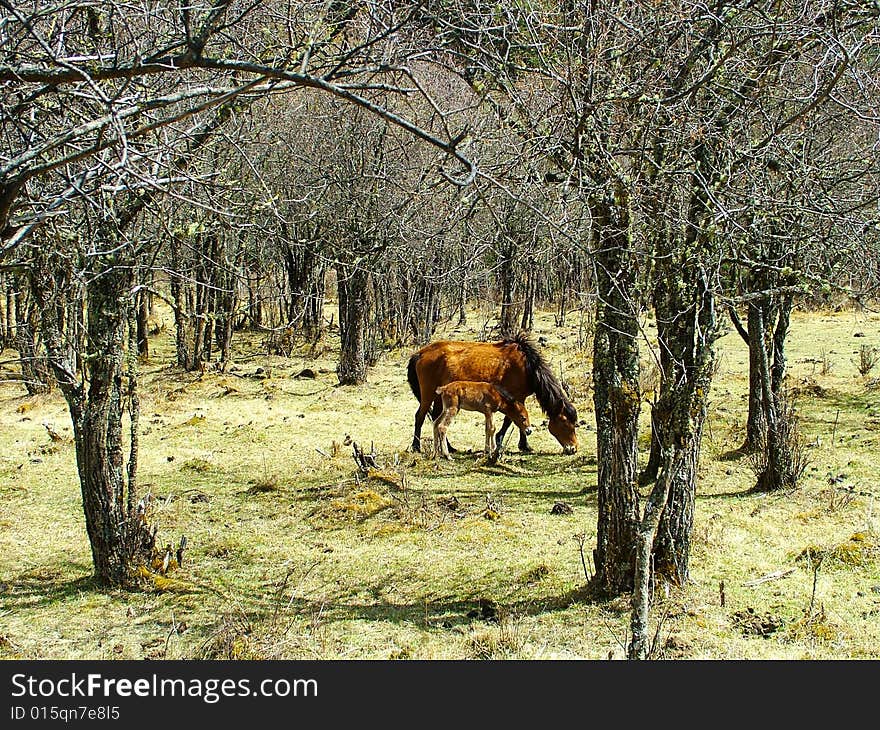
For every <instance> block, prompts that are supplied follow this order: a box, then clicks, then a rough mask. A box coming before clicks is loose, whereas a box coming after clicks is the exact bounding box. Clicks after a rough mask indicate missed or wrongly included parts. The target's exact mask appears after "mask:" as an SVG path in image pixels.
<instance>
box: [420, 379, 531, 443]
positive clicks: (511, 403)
mask: <svg viewBox="0 0 880 730" xmlns="http://www.w3.org/2000/svg"><path fill="white" fill-rule="evenodd" d="M436 393H437V395H439V396H440V399H441V401H442V403H443V412H442V414H441V415H440V417H439V418H438V419H437V420H436V421H435V422H434V458H437V457H438V456H440V455H443V456H445V457H446V458H447V459H451V458H452V457H451V456H450V455H449V449H448V448H447V441H446V430H447V429H448V428H449V424H450V423H452V419H453V418H455V414H456V413H458V412H459V411H478V412H480V413H483V414H485V416H486V456H487V457H488V458H489V459H495V458H497V457H498V449H496V448H495V440H494V438H493V436H494V435H495V426H494V424H493V423H492V416H493V415H494V414H495V413H496V412H498V411H500V412H501V413H503V414H504V415H505V416H507V417H508V418H510V420H511V421H513V422H514V423H515V424H516V425H517V426H518V427H519V429H520V430H521V431H522V432H523V433H524V434H525V435H526V436H528V435H529V434H531V433H532V427H531V425H530V424H529V414H528V412H527V411H526V409H525V406H524V405H523V404H522V403H520V402H519V401H517V400H515V399H514V397H513V396H512V395H510V393H508V392H507V391H506V390H505V389H504V388H502V387H500V386H498V385H492V383H483V382H477V381H474V380H455V381H453V382H451V383H447V384H446V385H441V386H440V387H439V388H437V390H436Z"/></svg>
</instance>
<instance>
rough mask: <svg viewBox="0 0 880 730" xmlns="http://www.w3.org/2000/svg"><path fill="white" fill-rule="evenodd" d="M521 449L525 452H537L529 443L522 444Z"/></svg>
mask: <svg viewBox="0 0 880 730" xmlns="http://www.w3.org/2000/svg"><path fill="white" fill-rule="evenodd" d="M519 450H520V451H521V452H522V453H524V454H534V453H535V450H534V449H533V448H532V447H531V446H529V445H528V444H526V445H525V446H520V447H519Z"/></svg>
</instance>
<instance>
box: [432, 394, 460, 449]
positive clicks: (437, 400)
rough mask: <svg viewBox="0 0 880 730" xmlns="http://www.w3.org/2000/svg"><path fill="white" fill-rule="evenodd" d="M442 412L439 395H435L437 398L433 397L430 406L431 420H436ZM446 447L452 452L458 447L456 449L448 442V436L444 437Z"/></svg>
mask: <svg viewBox="0 0 880 730" xmlns="http://www.w3.org/2000/svg"><path fill="white" fill-rule="evenodd" d="M442 412H443V403H442V401H441V400H440V396H437V398H435V399H434V405H433V406H432V408H431V420H432V421H435V422H436V421H437V420H438V419H439V418H440V414H441V413H442ZM447 425H448V424H447ZM446 449H447V450H448V451H451V452H452V453H453V454H455V453H456V452H458V449H456V448H455V447H454V446H453V445H452V444H451V443H449V439H448V438H447V439H446Z"/></svg>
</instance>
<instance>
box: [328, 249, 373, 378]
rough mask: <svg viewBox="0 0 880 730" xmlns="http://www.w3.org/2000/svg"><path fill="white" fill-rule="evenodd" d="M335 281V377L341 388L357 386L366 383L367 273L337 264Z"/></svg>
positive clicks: (363, 270)
mask: <svg viewBox="0 0 880 730" xmlns="http://www.w3.org/2000/svg"><path fill="white" fill-rule="evenodd" d="M336 279H337V289H338V299H339V339H340V351H339V364H338V366H337V368H336V375H337V377H338V379H339V384H340V385H360V384H362V383H365V382H367V362H366V327H367V304H368V301H367V288H368V286H369V280H370V274H369V272H368V271H366V270H365V269H362V268H360V267H358V266H350V265H346V264H338V265H337V266H336Z"/></svg>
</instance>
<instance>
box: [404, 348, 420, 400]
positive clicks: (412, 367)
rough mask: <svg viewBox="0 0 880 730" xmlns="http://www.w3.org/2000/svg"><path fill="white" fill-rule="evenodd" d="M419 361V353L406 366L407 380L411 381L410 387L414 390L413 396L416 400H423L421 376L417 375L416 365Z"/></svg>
mask: <svg viewBox="0 0 880 730" xmlns="http://www.w3.org/2000/svg"><path fill="white" fill-rule="evenodd" d="M418 361H419V353H415V354H414V355H413V356H412V357H411V358H410V359H409V365H407V366H406V379H407V380H408V381H409V387H410V388H412V392H413V395H414V396H415V397H416V400H417V401H419V402H421V400H422V388H421V386H420V385H419V376H418V373H416V363H417V362H418Z"/></svg>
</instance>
